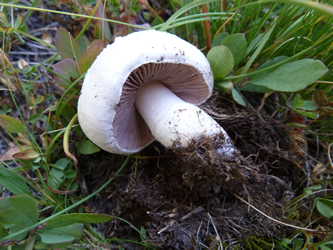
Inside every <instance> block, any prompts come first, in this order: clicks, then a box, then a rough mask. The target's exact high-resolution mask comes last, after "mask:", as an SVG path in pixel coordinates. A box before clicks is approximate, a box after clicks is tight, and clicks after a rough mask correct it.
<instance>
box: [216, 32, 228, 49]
mask: <svg viewBox="0 0 333 250" xmlns="http://www.w3.org/2000/svg"><path fill="white" fill-rule="evenodd" d="M227 36H229V33H227V32H223V33H220V34H218V35H217V36H216V38H215V39H214V41H213V42H212V48H213V47H216V46H220V45H221V42H222V41H223V39H224V38H226V37H227Z"/></svg>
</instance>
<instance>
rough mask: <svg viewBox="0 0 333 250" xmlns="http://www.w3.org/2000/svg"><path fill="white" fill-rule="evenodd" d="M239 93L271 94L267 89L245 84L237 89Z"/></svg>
mask: <svg viewBox="0 0 333 250" xmlns="http://www.w3.org/2000/svg"><path fill="white" fill-rule="evenodd" d="M239 90H241V91H248V92H256V93H267V92H271V91H272V90H271V89H269V88H266V87H264V86H259V85H255V84H251V83H250V84H246V85H245V86H244V87H242V88H239Z"/></svg>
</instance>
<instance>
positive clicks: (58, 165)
mask: <svg viewBox="0 0 333 250" xmlns="http://www.w3.org/2000/svg"><path fill="white" fill-rule="evenodd" d="M68 164H70V161H69V160H67V159H66V158H61V159H59V160H57V162H56V163H54V165H52V166H53V167H55V168H57V169H58V170H60V171H64V170H65V169H66V167H67V166H68Z"/></svg>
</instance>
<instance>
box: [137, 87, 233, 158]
mask: <svg viewBox="0 0 333 250" xmlns="http://www.w3.org/2000/svg"><path fill="white" fill-rule="evenodd" d="M135 106H136V108H137V110H138V111H139V113H140V114H141V116H142V117H143V119H144V120H145V122H146V123H147V125H148V127H149V129H150V131H151V133H152V134H153V136H154V137H155V138H156V140H158V141H159V142H160V143H162V144H163V145H164V146H165V147H171V146H173V144H174V142H175V143H176V145H181V146H182V147H186V146H187V145H188V144H189V142H190V141H191V140H193V139H194V140H196V139H199V138H201V137H215V136H218V135H222V137H223V139H224V140H225V143H224V145H225V148H221V149H219V151H220V153H228V154H232V153H233V152H234V148H233V146H232V144H231V140H230V138H229V136H228V135H227V133H226V132H225V130H224V129H223V128H222V127H221V126H220V125H219V124H218V123H217V122H216V121H215V120H214V119H212V118H211V117H210V116H209V115H208V114H206V113H205V112H204V111H203V110H201V109H200V108H198V107H197V106H195V105H193V104H190V103H187V102H184V101H183V100H182V99H180V98H179V97H178V96H176V95H175V94H174V93H173V92H171V91H170V90H169V89H168V88H167V87H166V86H165V85H164V84H163V83H161V82H158V81H152V82H149V83H146V84H145V85H143V86H141V87H140V88H139V89H138V91H137V93H136V98H135Z"/></svg>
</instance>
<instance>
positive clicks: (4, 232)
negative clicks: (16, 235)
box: [0, 222, 8, 238]
mask: <svg viewBox="0 0 333 250" xmlns="http://www.w3.org/2000/svg"><path fill="white" fill-rule="evenodd" d="M7 235H8V231H7V230H6V229H5V228H4V227H3V226H2V223H1V222H0V238H2V237H6V236H7Z"/></svg>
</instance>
